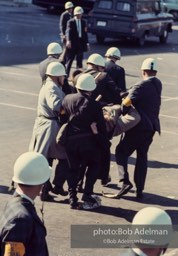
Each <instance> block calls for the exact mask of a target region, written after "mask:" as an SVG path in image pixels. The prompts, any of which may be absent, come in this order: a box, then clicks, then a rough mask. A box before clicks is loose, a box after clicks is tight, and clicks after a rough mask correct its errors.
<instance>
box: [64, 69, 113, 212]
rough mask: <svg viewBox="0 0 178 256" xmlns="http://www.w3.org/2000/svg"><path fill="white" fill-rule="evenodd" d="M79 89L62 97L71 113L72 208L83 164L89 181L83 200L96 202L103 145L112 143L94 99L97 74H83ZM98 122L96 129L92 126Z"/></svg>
mask: <svg viewBox="0 0 178 256" xmlns="http://www.w3.org/2000/svg"><path fill="white" fill-rule="evenodd" d="M76 88H77V90H78V92H77V93H74V94H70V95H67V96H66V97H65V98H64V100H63V104H62V105H63V108H64V110H65V112H66V115H68V117H69V125H68V131H67V144H66V152H67V156H68V159H69V163H70V171H69V172H70V174H69V181H68V183H69V200H70V205H71V208H77V206H78V198H77V182H78V174H79V170H80V166H81V165H83V166H86V167H87V171H86V182H85V187H84V194H83V196H82V200H83V201H84V202H85V203H87V204H91V209H92V208H94V207H95V205H97V200H96V199H95V197H93V196H92V195H93V187H94V184H95V182H96V180H97V178H98V171H99V165H100V148H101V147H109V146H110V143H109V140H108V139H107V134H106V126H105V122H104V117H103V113H102V108H101V106H100V104H99V103H98V102H96V101H95V100H93V99H91V98H90V96H91V93H92V91H93V90H94V89H95V88H96V83H95V80H94V78H93V77H92V76H91V75H90V74H82V75H81V76H80V77H79V78H78V80H77V84H76ZM93 123H96V125H97V129H94V131H93V129H92V125H93Z"/></svg>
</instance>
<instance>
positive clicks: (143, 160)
mask: <svg viewBox="0 0 178 256" xmlns="http://www.w3.org/2000/svg"><path fill="white" fill-rule="evenodd" d="M141 71H142V76H143V81H141V82H139V83H137V84H136V85H134V86H133V87H131V89H130V90H129V94H128V96H127V97H126V98H125V99H124V100H123V102H122V111H123V113H124V114H125V113H127V111H128V110H129V109H130V105H131V104H132V105H133V106H134V107H135V108H136V110H137V111H138V112H139V114H140V116H141V121H140V122H139V123H138V125H136V126H135V127H134V128H132V129H131V130H129V131H127V132H126V133H125V136H124V137H123V138H122V139H121V141H120V143H119V144H118V145H117V147H116V162H117V165H118V171H119V179H120V182H123V184H122V188H121V190H120V191H119V193H118V197H120V196H122V195H124V194H126V193H128V192H129V190H130V189H131V188H132V184H131V182H130V181H129V174H128V168H127V162H128V158H129V156H130V155H131V154H132V153H133V152H134V151H136V153H137V158H136V164H135V170H134V182H135V185H136V190H137V191H136V196H137V198H138V199H141V198H142V197H143V193H142V192H143V190H144V185H145V180H146V174H147V154H148V150H149V147H150V145H151V143H152V141H153V136H154V134H155V132H156V131H157V132H158V133H160V122H159V111H160V105H161V91H162V83H161V81H160V80H159V79H158V78H157V77H156V74H157V63H156V60H155V59H153V58H147V59H145V60H144V61H143V63H142V66H141Z"/></svg>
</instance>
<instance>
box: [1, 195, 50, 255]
mask: <svg viewBox="0 0 178 256" xmlns="http://www.w3.org/2000/svg"><path fill="white" fill-rule="evenodd" d="M45 237H46V228H45V226H44V224H43V223H42V221H41V220H40V218H39V217H38V215H37V213H36V210H35V207H34V205H33V204H32V203H31V202H30V201H29V200H27V199H25V198H21V197H20V196H19V195H16V196H14V197H13V198H12V199H11V200H10V201H9V202H8V204H7V205H6V207H5V210H4V212H3V213H2V215H1V219H0V248H1V250H2V251H1V253H0V255H4V245H5V242H9V241H11V242H21V243H23V244H24V246H25V251H26V252H25V256H32V255H33V256H48V255H49V254H48V248H47V244H46V240H45Z"/></svg>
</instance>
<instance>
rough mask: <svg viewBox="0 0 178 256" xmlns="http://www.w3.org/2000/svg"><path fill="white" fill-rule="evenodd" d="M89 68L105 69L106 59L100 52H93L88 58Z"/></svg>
mask: <svg viewBox="0 0 178 256" xmlns="http://www.w3.org/2000/svg"><path fill="white" fill-rule="evenodd" d="M87 65H88V68H93V69H95V70H96V71H103V70H104V68H105V59H104V58H103V57H102V56H101V55H100V54H98V53H93V54H91V55H90V56H89V58H88V59H87Z"/></svg>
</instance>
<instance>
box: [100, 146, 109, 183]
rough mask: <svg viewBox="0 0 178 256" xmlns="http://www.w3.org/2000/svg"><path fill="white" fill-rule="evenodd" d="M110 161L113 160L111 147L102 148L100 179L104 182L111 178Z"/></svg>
mask: <svg viewBox="0 0 178 256" xmlns="http://www.w3.org/2000/svg"><path fill="white" fill-rule="evenodd" d="M110 161H111V152H110V148H104V149H101V161H100V172H99V179H101V181H103V182H105V181H107V180H108V178H109V171H110Z"/></svg>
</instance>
